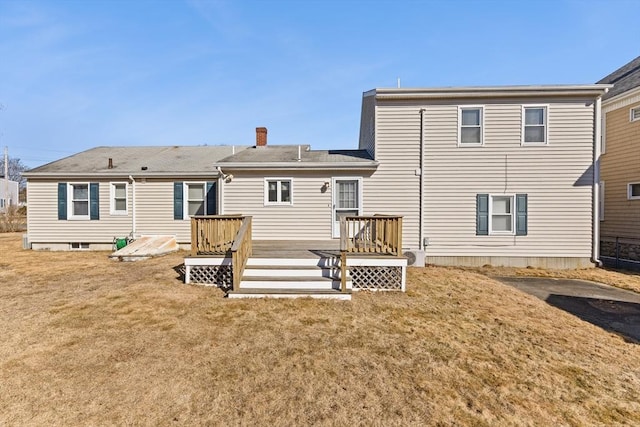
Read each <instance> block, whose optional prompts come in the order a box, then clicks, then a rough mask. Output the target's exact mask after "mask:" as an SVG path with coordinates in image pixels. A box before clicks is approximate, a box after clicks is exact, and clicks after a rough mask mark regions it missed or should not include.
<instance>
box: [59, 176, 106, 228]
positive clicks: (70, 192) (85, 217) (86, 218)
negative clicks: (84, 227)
mask: <svg viewBox="0 0 640 427" xmlns="http://www.w3.org/2000/svg"><path fill="white" fill-rule="evenodd" d="M74 185H86V186H87V214H86V215H74V214H73V186H74ZM98 197H100V195H98ZM67 220H70V221H89V220H91V184H90V183H89V182H68V183H67Z"/></svg>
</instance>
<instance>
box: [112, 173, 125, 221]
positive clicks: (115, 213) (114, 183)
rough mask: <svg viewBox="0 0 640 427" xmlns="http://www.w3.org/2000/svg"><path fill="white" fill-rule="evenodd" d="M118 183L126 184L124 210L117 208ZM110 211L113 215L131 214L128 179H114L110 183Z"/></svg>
mask: <svg viewBox="0 0 640 427" xmlns="http://www.w3.org/2000/svg"><path fill="white" fill-rule="evenodd" d="M116 185H124V206H125V208H124V211H117V210H116V201H115V196H116ZM109 212H110V213H111V215H128V214H129V183H128V182H126V181H122V182H119V181H114V182H110V183H109Z"/></svg>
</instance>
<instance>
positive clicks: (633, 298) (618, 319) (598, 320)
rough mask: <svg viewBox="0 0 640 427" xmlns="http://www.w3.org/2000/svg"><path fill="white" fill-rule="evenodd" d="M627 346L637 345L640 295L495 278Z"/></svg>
mask: <svg viewBox="0 0 640 427" xmlns="http://www.w3.org/2000/svg"><path fill="white" fill-rule="evenodd" d="M494 279H496V280H498V281H500V282H502V283H505V284H507V285H510V286H513V287H515V288H517V289H519V290H521V291H523V292H526V293H528V294H531V295H533V296H535V297H537V298H540V299H541V300H543V301H546V302H547V303H548V304H550V305H552V306H554V307H557V308H560V309H562V310H564V311H567V312H569V313H571V314H573V315H575V316H578V317H579V318H581V319H582V320H585V321H587V322H589V323H592V324H594V325H596V326H599V327H601V328H603V329H605V330H607V331H609V332H614V333H617V334H619V335H622V336H623V337H624V338H626V339H627V341H629V342H634V343H636V344H638V343H640V294H638V293H635V292H631V291H625V290H623V289H618V288H614V287H612V286H607V285H602V284H599V283H594V282H587V281H584V280H574V279H552V278H538V277H494Z"/></svg>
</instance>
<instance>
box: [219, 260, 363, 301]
mask: <svg viewBox="0 0 640 427" xmlns="http://www.w3.org/2000/svg"><path fill="white" fill-rule="evenodd" d="M305 296H306V297H313V298H336V299H346V300H349V299H351V281H350V280H349V278H347V292H341V291H340V265H339V263H338V259H337V258H335V257H322V256H317V257H307V258H270V257H251V258H249V260H248V261H247V266H246V267H245V270H244V274H243V276H242V281H241V282H240V289H239V290H237V291H232V292H229V298H250V297H279V298H294V297H305Z"/></svg>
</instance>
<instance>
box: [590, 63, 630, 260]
mask: <svg viewBox="0 0 640 427" xmlns="http://www.w3.org/2000/svg"><path fill="white" fill-rule="evenodd" d="M598 83H606V84H613V88H612V89H611V90H610V91H609V92H608V93H607V94H606V95H605V96H603V98H602V99H603V100H602V119H603V138H602V155H601V158H600V192H601V195H602V199H603V201H604V203H603V204H602V205H601V214H600V220H601V221H600V236H601V245H602V251H601V254H602V256H603V257H604V258H605V259H606V258H608V257H609V258H614V257H616V253H617V255H618V256H619V257H620V258H622V259H627V260H632V261H640V157H639V154H638V153H640V152H639V151H638V146H640V57H637V58H636V59H634V60H633V61H631V62H629V63H628V64H626V65H624V66H623V67H621V68H619V69H618V70H616V71H614V72H613V73H611V74H609V75H608V76H607V77H605V78H603V79H602V80H600V81H599V82H598Z"/></svg>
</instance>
